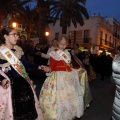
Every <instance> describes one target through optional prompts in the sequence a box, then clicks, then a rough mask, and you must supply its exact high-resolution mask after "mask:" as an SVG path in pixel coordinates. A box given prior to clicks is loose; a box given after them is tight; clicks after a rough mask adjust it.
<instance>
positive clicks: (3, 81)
mask: <svg viewBox="0 0 120 120" xmlns="http://www.w3.org/2000/svg"><path fill="white" fill-rule="evenodd" d="M9 84H10V83H9V81H8V80H7V79H4V80H2V84H1V85H2V87H3V88H4V89H7V88H8V87H9Z"/></svg>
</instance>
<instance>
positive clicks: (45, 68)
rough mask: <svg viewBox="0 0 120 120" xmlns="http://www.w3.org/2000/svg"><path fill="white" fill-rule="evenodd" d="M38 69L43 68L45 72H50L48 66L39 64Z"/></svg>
mask: <svg viewBox="0 0 120 120" xmlns="http://www.w3.org/2000/svg"><path fill="white" fill-rule="evenodd" d="M38 69H41V70H44V71H45V72H50V71H51V68H50V67H48V66H44V65H41V66H39V67H38Z"/></svg>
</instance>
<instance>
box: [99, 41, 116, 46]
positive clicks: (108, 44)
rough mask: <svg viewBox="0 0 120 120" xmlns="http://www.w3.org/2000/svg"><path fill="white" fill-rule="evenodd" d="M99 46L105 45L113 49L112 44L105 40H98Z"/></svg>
mask: <svg viewBox="0 0 120 120" xmlns="http://www.w3.org/2000/svg"><path fill="white" fill-rule="evenodd" d="M100 45H107V46H109V47H112V48H114V47H115V46H114V44H113V43H111V42H109V41H107V40H104V39H100Z"/></svg>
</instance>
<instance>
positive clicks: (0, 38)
mask: <svg viewBox="0 0 120 120" xmlns="http://www.w3.org/2000/svg"><path fill="white" fill-rule="evenodd" d="M12 30H14V28H12V27H4V28H2V29H1V33H0V45H1V44H4V43H5V38H4V35H9V33H10V32H11V31H12Z"/></svg>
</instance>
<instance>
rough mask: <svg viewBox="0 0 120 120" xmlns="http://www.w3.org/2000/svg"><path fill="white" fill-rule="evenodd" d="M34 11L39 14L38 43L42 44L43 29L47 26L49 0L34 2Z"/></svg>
mask: <svg viewBox="0 0 120 120" xmlns="http://www.w3.org/2000/svg"><path fill="white" fill-rule="evenodd" d="M36 1H37V7H36V10H37V12H38V14H39V23H38V24H39V30H38V31H39V41H40V42H44V40H45V28H46V26H47V21H48V16H49V15H50V14H49V0H36Z"/></svg>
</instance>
